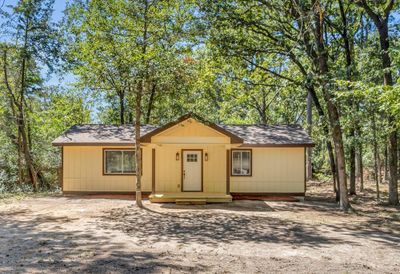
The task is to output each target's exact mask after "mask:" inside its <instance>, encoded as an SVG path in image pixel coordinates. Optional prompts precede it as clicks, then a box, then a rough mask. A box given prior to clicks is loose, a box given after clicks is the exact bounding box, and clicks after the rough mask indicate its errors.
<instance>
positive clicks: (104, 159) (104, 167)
mask: <svg viewBox="0 0 400 274" xmlns="http://www.w3.org/2000/svg"><path fill="white" fill-rule="evenodd" d="M109 151H111V152H112V151H117V152H122V161H121V165H122V166H121V170H122V172H120V173H108V172H107V152H109ZM125 151H130V152H133V155H134V156H133V160H134V161H135V162H136V157H135V149H121V148H106V149H103V175H136V170H135V171H134V172H124V152H125Z"/></svg>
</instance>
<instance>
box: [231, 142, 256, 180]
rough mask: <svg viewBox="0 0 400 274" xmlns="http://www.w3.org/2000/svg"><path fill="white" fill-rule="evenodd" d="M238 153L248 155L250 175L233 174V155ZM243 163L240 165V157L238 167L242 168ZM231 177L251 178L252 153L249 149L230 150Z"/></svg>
mask: <svg viewBox="0 0 400 274" xmlns="http://www.w3.org/2000/svg"><path fill="white" fill-rule="evenodd" d="M236 152H239V153H241V155H242V153H243V152H247V153H249V154H250V155H249V161H250V167H249V169H250V173H249V174H238V173H235V171H234V168H233V154H234V153H236ZM242 165H243V163H242V156H241V157H240V166H241V167H242ZM231 176H243V177H250V176H253V151H252V150H251V149H232V151H231Z"/></svg>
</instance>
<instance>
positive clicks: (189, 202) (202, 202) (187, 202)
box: [175, 199, 207, 205]
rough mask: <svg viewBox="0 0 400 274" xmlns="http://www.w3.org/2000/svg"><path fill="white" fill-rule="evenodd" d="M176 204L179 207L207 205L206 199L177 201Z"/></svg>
mask: <svg viewBox="0 0 400 274" xmlns="http://www.w3.org/2000/svg"><path fill="white" fill-rule="evenodd" d="M175 203H176V204H177V205H205V204H206V203H207V200H206V199H176V200H175Z"/></svg>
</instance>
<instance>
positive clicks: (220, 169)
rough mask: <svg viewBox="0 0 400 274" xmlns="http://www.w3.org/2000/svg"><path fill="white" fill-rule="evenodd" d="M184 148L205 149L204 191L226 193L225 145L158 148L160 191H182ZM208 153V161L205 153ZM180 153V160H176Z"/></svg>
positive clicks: (157, 162)
mask: <svg viewBox="0 0 400 274" xmlns="http://www.w3.org/2000/svg"><path fill="white" fill-rule="evenodd" d="M182 149H199V150H200V149H202V150H203V157H202V158H203V192H204V193H225V191H226V176H225V163H226V158H225V157H226V156H225V146H222V145H162V146H158V147H157V148H156V154H157V157H156V167H157V168H156V178H157V179H156V187H157V191H158V192H172V193H174V192H181V176H182V174H181V172H182V166H181V161H182V151H181V150H182ZM206 152H207V153H208V161H205V159H204V154H205V153H206ZM176 153H179V160H178V161H177V160H176Z"/></svg>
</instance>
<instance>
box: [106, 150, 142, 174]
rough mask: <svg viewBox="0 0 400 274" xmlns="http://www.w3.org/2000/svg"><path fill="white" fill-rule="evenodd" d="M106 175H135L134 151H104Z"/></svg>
mask: <svg viewBox="0 0 400 274" xmlns="http://www.w3.org/2000/svg"><path fill="white" fill-rule="evenodd" d="M103 168H104V170H103V171H104V174H107V175H110V174H135V173H136V158H135V151H134V150H133V149H124V150H120V149H119V150H118V149H107V150H104V167H103Z"/></svg>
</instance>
